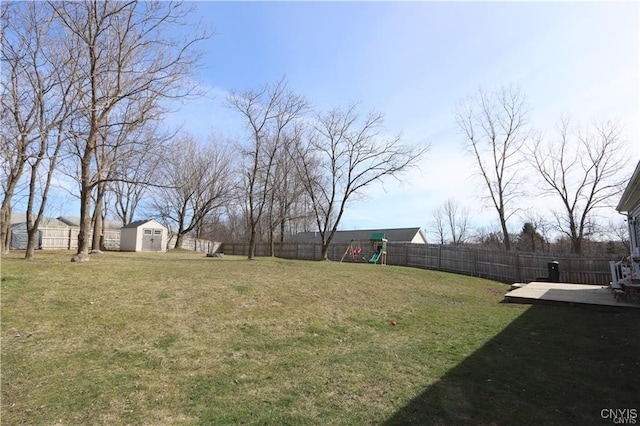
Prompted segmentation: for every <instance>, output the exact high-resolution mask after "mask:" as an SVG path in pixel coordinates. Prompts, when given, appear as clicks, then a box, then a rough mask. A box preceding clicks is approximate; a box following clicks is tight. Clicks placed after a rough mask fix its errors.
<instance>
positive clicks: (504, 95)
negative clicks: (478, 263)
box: [455, 87, 529, 250]
mask: <svg viewBox="0 0 640 426" xmlns="http://www.w3.org/2000/svg"><path fill="white" fill-rule="evenodd" d="M527 114H528V110H527V106H526V103H525V98H524V96H523V95H522V93H521V92H520V91H519V90H518V89H517V88H514V87H507V88H502V89H500V90H499V91H495V92H492V93H486V92H485V91H483V90H482V89H480V90H479V91H478V94H477V95H476V97H475V98H468V99H467V100H466V101H464V102H463V103H461V105H460V106H459V107H458V109H457V110H456V112H455V117H456V121H457V123H458V126H459V127H460V129H461V130H462V132H463V133H464V136H465V137H466V148H467V149H468V151H469V152H470V153H471V155H472V156H473V158H474V159H475V161H476V164H477V166H478V170H479V173H480V176H481V177H482V180H483V182H484V188H485V189H486V190H487V192H488V197H487V198H488V199H489V201H490V203H491V205H492V207H493V208H495V210H496V212H497V213H498V219H499V222H500V228H501V230H502V240H503V242H504V247H505V249H506V250H511V239H510V237H509V231H508V228H507V222H508V220H509V218H510V217H511V216H512V215H513V214H514V213H515V210H516V209H515V208H514V201H515V200H516V198H517V197H519V196H520V195H521V189H522V185H521V183H522V179H521V176H520V171H521V169H520V167H519V166H520V164H521V158H520V153H521V150H522V147H523V145H524V143H525V141H526V140H527V139H528V137H529V134H528V131H527Z"/></svg>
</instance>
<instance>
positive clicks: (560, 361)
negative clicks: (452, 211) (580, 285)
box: [1, 251, 640, 425]
mask: <svg viewBox="0 0 640 426" xmlns="http://www.w3.org/2000/svg"><path fill="white" fill-rule="evenodd" d="M21 256H22V253H19V252H17V253H11V254H9V255H7V256H5V257H3V258H2V288H1V290H2V293H1V308H2V311H1V316H2V353H1V354H2V359H1V361H2V413H1V421H2V424H7V425H9V424H11V425H14V424H45V425H54V424H61V425H63V424H64V425H69V424H73V425H89V424H91V425H93V424H104V425H118V424H148V425H168V424H171V425H173V424H178V425H180V424H184V425H191V424H213V425H220V424H300V425H309V424H318V425H324V424H345V425H353V424H384V423H386V424H465V423H466V424H469V423H473V424H487V425H503V424H504V425H511V424H542V423H544V424H612V423H613V422H612V420H611V419H601V414H600V413H601V410H603V409H608V408H611V409H626V408H634V409H638V410H639V411H640V384H639V383H640V337H639V335H640V327H639V326H640V321H639V320H640V316H639V315H637V314H632V313H618V314H615V313H600V312H595V311H589V310H582V309H574V308H568V307H550V306H534V307H529V306H526V305H515V304H505V303H501V302H502V300H503V295H504V293H505V292H506V291H507V287H506V286H505V285H504V284H499V283H496V282H492V281H487V280H482V279H477V278H472V277H465V276H459V275H454V274H446V273H439V272H434V271H424V270H418V269H411V268H404V267H393V266H386V267H383V266H380V265H369V264H341V263H336V262H304V261H291V260H283V259H270V258H260V259H258V260H255V261H247V260H245V259H243V258H236V257H225V258H223V259H214V258H206V257H204V255H202V254H199V253H191V252H184V251H180V252H169V253H164V254H142V253H106V254H104V255H94V256H93V257H92V259H91V261H90V262H89V263H87V264H75V263H71V262H69V259H70V258H71V252H38V253H37V258H36V259H35V260H33V261H24V260H22V259H21ZM390 321H396V322H397V325H395V326H391V325H390ZM638 421H639V422H640V419H638Z"/></svg>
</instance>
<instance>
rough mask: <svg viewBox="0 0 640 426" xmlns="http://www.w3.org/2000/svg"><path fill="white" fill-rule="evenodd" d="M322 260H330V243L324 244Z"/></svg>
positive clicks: (321, 254)
mask: <svg viewBox="0 0 640 426" xmlns="http://www.w3.org/2000/svg"><path fill="white" fill-rule="evenodd" d="M320 260H329V243H322V252H321V253H320Z"/></svg>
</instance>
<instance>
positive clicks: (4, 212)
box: [0, 195, 11, 253]
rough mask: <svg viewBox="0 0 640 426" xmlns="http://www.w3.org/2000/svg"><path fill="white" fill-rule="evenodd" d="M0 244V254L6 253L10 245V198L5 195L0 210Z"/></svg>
mask: <svg viewBox="0 0 640 426" xmlns="http://www.w3.org/2000/svg"><path fill="white" fill-rule="evenodd" d="M0 244H1V245H2V247H1V251H2V253H8V252H9V247H10V245H11V197H10V196H9V195H7V196H6V197H5V199H4V200H3V201H2V208H0Z"/></svg>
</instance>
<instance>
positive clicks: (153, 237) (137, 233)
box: [120, 219, 169, 251]
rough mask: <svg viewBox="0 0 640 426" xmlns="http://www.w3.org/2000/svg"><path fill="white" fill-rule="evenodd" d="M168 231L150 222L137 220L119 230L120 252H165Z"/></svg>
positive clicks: (157, 223)
mask: <svg viewBox="0 0 640 426" xmlns="http://www.w3.org/2000/svg"><path fill="white" fill-rule="evenodd" d="M168 235H169V233H168V230H167V228H165V227H164V226H163V225H162V224H160V223H159V222H157V221H155V220H154V219H150V220H137V221H135V222H131V223H129V224H128V225H125V226H123V227H122V228H120V251H167V240H168Z"/></svg>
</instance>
